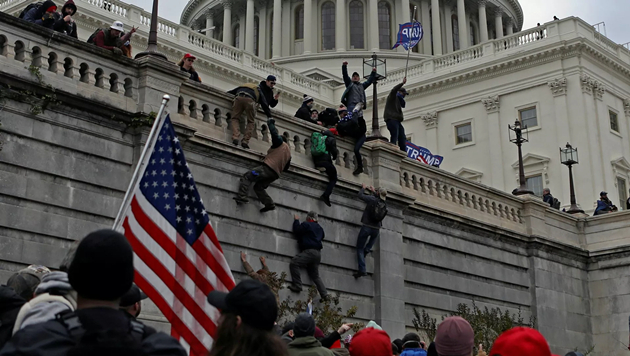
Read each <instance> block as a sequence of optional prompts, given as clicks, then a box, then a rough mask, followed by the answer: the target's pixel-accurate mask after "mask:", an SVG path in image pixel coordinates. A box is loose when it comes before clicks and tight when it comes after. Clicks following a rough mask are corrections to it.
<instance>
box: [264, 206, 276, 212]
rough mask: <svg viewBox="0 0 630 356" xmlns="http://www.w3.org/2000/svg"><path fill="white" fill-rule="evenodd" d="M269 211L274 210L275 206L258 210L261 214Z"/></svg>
mask: <svg viewBox="0 0 630 356" xmlns="http://www.w3.org/2000/svg"><path fill="white" fill-rule="evenodd" d="M271 210H276V206H275V205H268V206H266V207H264V208H262V209H260V212H261V213H266V212H268V211H271Z"/></svg>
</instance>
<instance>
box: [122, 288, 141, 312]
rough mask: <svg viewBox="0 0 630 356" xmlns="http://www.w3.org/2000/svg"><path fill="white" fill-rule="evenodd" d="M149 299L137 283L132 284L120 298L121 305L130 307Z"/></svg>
mask: <svg viewBox="0 0 630 356" xmlns="http://www.w3.org/2000/svg"><path fill="white" fill-rule="evenodd" d="M145 299H147V295H146V294H144V293H143V292H142V291H141V290H140V288H138V286H137V285H135V284H132V285H131V288H129V290H128V291H127V293H125V295H123V296H122V298H120V306H121V307H123V308H125V307H130V306H132V305H134V304H136V303H137V302H139V301H141V300H145Z"/></svg>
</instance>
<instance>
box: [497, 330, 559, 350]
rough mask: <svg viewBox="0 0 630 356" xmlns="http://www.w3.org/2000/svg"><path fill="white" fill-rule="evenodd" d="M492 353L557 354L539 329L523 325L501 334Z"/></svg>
mask: <svg viewBox="0 0 630 356" xmlns="http://www.w3.org/2000/svg"><path fill="white" fill-rule="evenodd" d="M490 355H491V356H494V355H500V356H531V355H536V356H555V355H552V354H551V350H550V349H549V344H547V340H545V337H544V336H542V334H541V333H540V332H538V330H535V329H531V328H525V327H521V326H519V327H516V328H512V329H510V330H508V331H506V332H504V333H503V334H501V335H499V337H498V338H497V339H496V340H495V341H494V344H493V345H492V349H490Z"/></svg>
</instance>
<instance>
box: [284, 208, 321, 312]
mask: <svg viewBox="0 0 630 356" xmlns="http://www.w3.org/2000/svg"><path fill="white" fill-rule="evenodd" d="M317 219H318V217H317V213H316V212H314V211H310V212H309V213H308V215H306V221H305V222H303V223H301V224H300V217H299V216H297V215H295V220H294V221H293V233H294V234H295V237H296V238H297V240H298V246H299V248H300V253H298V254H297V255H296V256H295V257H293V259H291V263H290V265H289V269H290V270H291V279H292V282H291V285H290V286H289V289H290V290H291V291H292V292H295V293H300V292H301V291H302V278H301V276H300V267H306V272H307V273H308V276H309V277H310V278H311V280H312V281H313V283H315V286H316V287H317V290H318V291H319V295H320V296H321V297H322V301H325V300H326V299H328V292H327V291H326V286H324V282H323V281H322V279H321V278H320V277H319V263H320V262H321V259H322V255H321V250H322V248H323V246H322V240H323V239H324V237H325V234H324V229H322V227H321V226H320V225H319V224H318V223H317Z"/></svg>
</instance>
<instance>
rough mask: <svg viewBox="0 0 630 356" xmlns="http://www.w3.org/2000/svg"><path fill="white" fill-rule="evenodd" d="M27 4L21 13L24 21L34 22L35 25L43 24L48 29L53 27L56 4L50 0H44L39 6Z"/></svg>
mask: <svg viewBox="0 0 630 356" xmlns="http://www.w3.org/2000/svg"><path fill="white" fill-rule="evenodd" d="M34 5H35V4H32V5H29V7H30V9H29V8H27V9H25V10H24V11H26V12H25V13H24V15H23V19H24V20H25V21H28V22H31V23H34V24H36V25H40V26H44V27H46V28H49V29H51V30H52V29H53V27H54V25H55V13H56V12H57V5H55V3H54V2H52V1H51V0H47V1H44V3H43V4H41V5H40V6H34Z"/></svg>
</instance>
